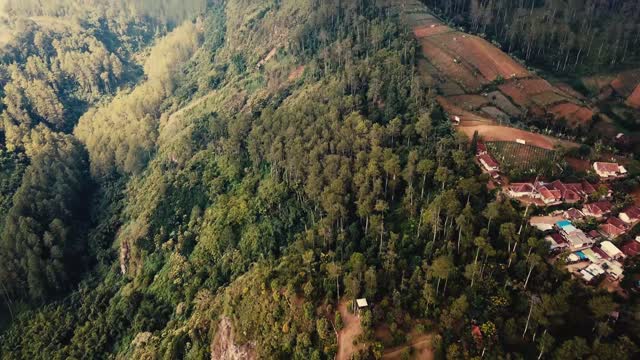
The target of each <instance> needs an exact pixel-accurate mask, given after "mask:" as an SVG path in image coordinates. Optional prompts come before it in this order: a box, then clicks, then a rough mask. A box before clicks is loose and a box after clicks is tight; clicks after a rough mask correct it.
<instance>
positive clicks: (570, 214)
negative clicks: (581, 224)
mask: <svg viewBox="0 0 640 360" xmlns="http://www.w3.org/2000/svg"><path fill="white" fill-rule="evenodd" d="M563 216H564V218H565V219H567V220H571V221H576V220H582V219H583V218H584V214H583V213H582V211H580V210H578V209H576V208H571V209H569V210H567V211H565V212H564V215H563Z"/></svg>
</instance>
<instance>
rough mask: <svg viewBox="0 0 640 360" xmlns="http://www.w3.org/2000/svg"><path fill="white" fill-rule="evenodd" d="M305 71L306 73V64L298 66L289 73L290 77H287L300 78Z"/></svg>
mask: <svg viewBox="0 0 640 360" xmlns="http://www.w3.org/2000/svg"><path fill="white" fill-rule="evenodd" d="M303 73H304V65H300V66H298V67H297V68H295V69H293V71H292V72H291V73H290V74H289V77H288V78H287V79H288V80H289V81H295V80H298V79H299V78H300V76H302V74H303Z"/></svg>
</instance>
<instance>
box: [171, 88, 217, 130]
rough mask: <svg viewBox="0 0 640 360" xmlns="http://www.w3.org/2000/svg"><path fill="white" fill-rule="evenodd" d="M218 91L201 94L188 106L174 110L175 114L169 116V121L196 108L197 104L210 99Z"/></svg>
mask: <svg viewBox="0 0 640 360" xmlns="http://www.w3.org/2000/svg"><path fill="white" fill-rule="evenodd" d="M216 93H217V92H216V91H215V90H214V91H211V92H210V93H208V94H207V95H204V96H201V97H199V98H197V99H195V100H192V101H191V102H190V103H188V104H187V105H186V106H184V107H182V108H180V109H179V110H178V111H176V112H174V113H173V114H171V115H170V116H169V122H171V121H172V120H173V119H175V118H176V117H178V116H180V115H182V114H184V113H185V112H187V111H189V110H191V109H193V108H195V107H196V106H198V105H200V104H202V103H203V102H205V101H206V100H207V99H209V98H210V97H212V96H213V95H215V94H216Z"/></svg>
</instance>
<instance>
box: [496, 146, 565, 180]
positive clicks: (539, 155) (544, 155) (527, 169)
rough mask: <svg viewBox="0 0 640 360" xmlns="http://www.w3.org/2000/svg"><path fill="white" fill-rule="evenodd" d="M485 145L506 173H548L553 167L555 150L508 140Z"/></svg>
mask: <svg viewBox="0 0 640 360" xmlns="http://www.w3.org/2000/svg"><path fill="white" fill-rule="evenodd" d="M486 145H487V149H488V150H489V153H491V155H493V157H494V158H495V159H496V160H497V161H498V163H500V167H501V169H502V170H503V171H504V172H505V173H507V174H511V173H513V172H518V173H519V174H530V175H535V174H541V173H548V172H550V171H553V169H554V167H555V156H556V152H555V151H553V150H548V149H544V148H540V147H537V146H532V145H524V144H519V143H516V142H510V141H492V142H487V143H486Z"/></svg>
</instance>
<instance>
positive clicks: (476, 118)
mask: <svg viewBox="0 0 640 360" xmlns="http://www.w3.org/2000/svg"><path fill="white" fill-rule="evenodd" d="M436 100H437V101H438V103H439V104H440V106H442V108H443V109H444V111H445V112H446V113H447V114H449V116H450V117H454V116H458V117H460V122H461V124H460V126H468V125H477V124H493V123H494V121H493V119H490V118H488V117H484V116H481V115H478V114H474V113H472V112H470V111H467V110H464V109H462V108H460V107H458V106H457V105H455V104H453V103H452V102H451V101H450V100H448V99H446V98H444V97H442V96H438V97H437V98H436Z"/></svg>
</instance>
